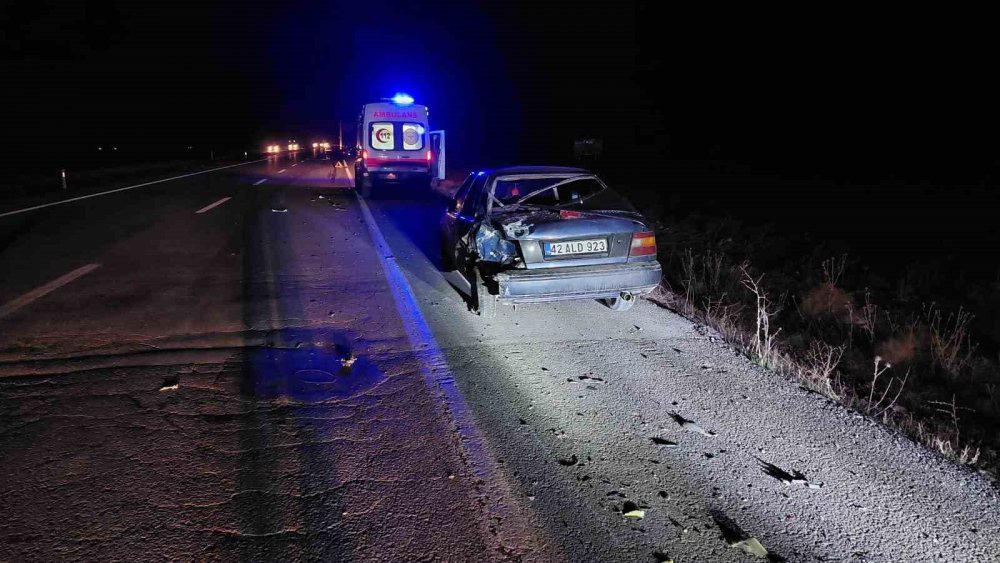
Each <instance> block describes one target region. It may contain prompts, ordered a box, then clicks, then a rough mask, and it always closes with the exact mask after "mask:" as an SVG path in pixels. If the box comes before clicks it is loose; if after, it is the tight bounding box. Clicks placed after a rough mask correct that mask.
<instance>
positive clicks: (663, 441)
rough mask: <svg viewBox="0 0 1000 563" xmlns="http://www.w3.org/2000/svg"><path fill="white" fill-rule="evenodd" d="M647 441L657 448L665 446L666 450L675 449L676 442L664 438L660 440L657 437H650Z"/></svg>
mask: <svg viewBox="0 0 1000 563" xmlns="http://www.w3.org/2000/svg"><path fill="white" fill-rule="evenodd" d="M649 439H650V440H651V441H652V442H653V443H654V444H656V445H657V446H666V447H668V448H676V447H677V442H674V441H672V440H667V439H666V438H660V437H659V436H650V437H649Z"/></svg>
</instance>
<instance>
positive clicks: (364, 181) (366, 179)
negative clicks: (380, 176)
mask: <svg viewBox="0 0 1000 563" xmlns="http://www.w3.org/2000/svg"><path fill="white" fill-rule="evenodd" d="M360 180H361V197H363V198H365V199H371V197H372V192H374V191H375V182H374V181H373V180H372V177H371V176H360Z"/></svg>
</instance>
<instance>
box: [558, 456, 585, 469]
mask: <svg viewBox="0 0 1000 563" xmlns="http://www.w3.org/2000/svg"><path fill="white" fill-rule="evenodd" d="M558 461H559V465H563V466H566V467H571V466H573V465H576V464H577V463H580V460H579V459H578V458H577V457H576V454H573V455H571V456H570V457H569V459H560V460H558Z"/></svg>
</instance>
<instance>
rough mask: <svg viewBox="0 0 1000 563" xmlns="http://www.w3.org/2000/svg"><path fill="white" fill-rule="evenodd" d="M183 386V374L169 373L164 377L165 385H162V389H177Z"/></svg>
mask: <svg viewBox="0 0 1000 563" xmlns="http://www.w3.org/2000/svg"><path fill="white" fill-rule="evenodd" d="M180 386H181V376H179V375H168V376H167V377H165V378H163V385H160V391H176V390H177V388H179V387H180Z"/></svg>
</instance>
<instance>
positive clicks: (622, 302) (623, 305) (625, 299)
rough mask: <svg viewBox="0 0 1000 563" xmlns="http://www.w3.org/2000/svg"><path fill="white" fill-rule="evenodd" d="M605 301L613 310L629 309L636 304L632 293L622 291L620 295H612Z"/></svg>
mask: <svg viewBox="0 0 1000 563" xmlns="http://www.w3.org/2000/svg"><path fill="white" fill-rule="evenodd" d="M603 301H604V304H605V305H607V306H608V309H611V310H612V311H628V310H629V309H631V308H632V306H633V305H635V296H634V295H632V294H631V293H622V294H621V295H619V296H618V297H610V298H608V299H603Z"/></svg>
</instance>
